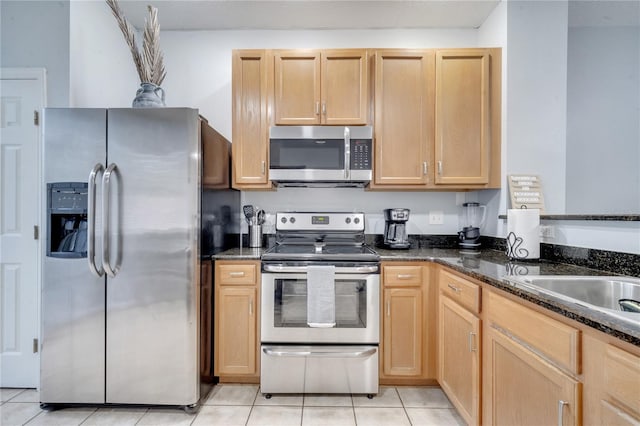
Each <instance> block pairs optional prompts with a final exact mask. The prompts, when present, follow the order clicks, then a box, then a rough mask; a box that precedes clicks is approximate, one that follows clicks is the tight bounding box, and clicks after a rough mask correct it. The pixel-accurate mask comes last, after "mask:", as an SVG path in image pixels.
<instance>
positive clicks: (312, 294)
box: [307, 265, 336, 328]
mask: <svg viewBox="0 0 640 426" xmlns="http://www.w3.org/2000/svg"><path fill="white" fill-rule="evenodd" d="M335 276H336V268H335V266H333V265H326V266H325V265H320V266H316V265H310V266H308V267H307V324H308V325H309V327H316V328H319V327H325V328H330V327H335V326H336V291H335Z"/></svg>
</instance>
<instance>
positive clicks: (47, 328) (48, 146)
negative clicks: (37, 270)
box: [34, 108, 107, 403]
mask: <svg viewBox="0 0 640 426" xmlns="http://www.w3.org/2000/svg"><path fill="white" fill-rule="evenodd" d="M106 120H107V113H106V110H104V109H66V108H65V109H62V108H47V109H45V110H44V114H43V152H44V157H43V165H44V170H43V176H44V184H45V188H44V189H45V190H43V191H42V192H43V200H42V205H43V206H44V208H43V209H42V211H43V213H42V214H43V217H42V224H43V233H42V234H43V235H44V241H43V244H42V248H43V252H42V259H43V263H42V304H41V306H42V310H41V339H42V345H41V354H40V401H41V402H43V403H104V398H105V394H104V369H105V358H104V356H105V351H104V339H105V334H104V327H105V320H104V318H105V309H104V308H105V278H104V276H103V277H98V276H96V275H94V274H93V273H92V272H91V271H90V270H89V266H88V263H87V258H86V252H85V254H78V256H75V257H73V256H71V257H54V256H51V253H50V254H49V255H48V254H47V247H49V246H50V242H51V241H50V240H51V239H52V229H53V228H54V227H53V226H51V224H52V221H53V225H56V226H58V225H60V224H59V223H57V222H56V221H60V220H66V219H69V218H71V217H74V219H73V221H68V223H69V224H70V228H72V227H77V226H79V225H80V224H81V223H82V222H83V217H81V216H82V215H83V213H82V211H81V210H82V208H81V207H82V206H79V205H74V209H70V210H69V212H68V213H69V214H65V211H64V208H63V207H64V206H65V205H70V204H68V203H65V202H62V201H61V202H60V205H61V206H62V207H61V208H58V209H57V210H56V211H55V214H54V213H52V211H53V209H50V208H49V207H51V206H48V205H47V202H48V201H47V198H48V197H47V191H46V184H48V183H71V182H74V183H76V185H75V187H76V188H80V187H81V185H83V184H86V183H87V180H88V178H89V173H90V172H91V170H92V169H93V168H94V166H95V165H96V164H98V163H102V164H103V163H104V162H105V159H106ZM61 186H64V184H63V185H61ZM69 186H70V187H71V186H72V185H69ZM69 194H70V195H69V196H76V197H77V198H78V199H82V200H83V202H84V203H86V198H84V199H83V197H82V196H77V194H76V195H73V194H72V193H71V192H69ZM98 195H99V194H98ZM60 197H62V198H64V197H65V195H64V194H62V195H60ZM59 201H60V200H59ZM71 204H73V203H71ZM85 208H86V207H85ZM76 215H77V217H76ZM97 221H98V223H97V227H98V228H99V227H100V223H99V221H100V217H99V216H98V217H97ZM84 224H85V225H86V221H85V222H84ZM58 229H60V227H59V226H58ZM69 231H73V232H77V233H78V235H80V234H81V231H82V229H77V228H76V229H75V230H72V229H69ZM54 233H55V232H54ZM70 235H72V234H70ZM55 238H57V237H56V236H54V239H55ZM57 241H58V243H60V241H59V238H58V240H57ZM58 243H56V242H55V241H54V243H53V244H54V247H52V249H53V251H59V244H58ZM97 245H98V247H99V246H100V240H99V239H98V241H97ZM98 262H99V259H98ZM34 303H35V301H34Z"/></svg>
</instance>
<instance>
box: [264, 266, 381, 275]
mask: <svg viewBox="0 0 640 426" xmlns="http://www.w3.org/2000/svg"><path fill="white" fill-rule="evenodd" d="M262 268H263V270H264V272H285V273H306V272H307V267H306V266H284V265H263V267H262ZM379 269H380V268H379V266H377V265H374V266H354V267H346V268H342V267H338V268H336V274H370V273H376V272H378V271H379Z"/></svg>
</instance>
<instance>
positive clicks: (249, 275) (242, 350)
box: [214, 261, 260, 383]
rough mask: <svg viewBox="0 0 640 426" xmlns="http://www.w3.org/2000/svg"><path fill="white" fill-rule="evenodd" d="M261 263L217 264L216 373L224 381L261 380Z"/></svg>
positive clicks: (225, 262) (219, 262) (237, 262)
mask: <svg viewBox="0 0 640 426" xmlns="http://www.w3.org/2000/svg"><path fill="white" fill-rule="evenodd" d="M259 282H260V263H259V262H258V261H217V262H215V308H216V309H215V318H216V325H215V334H214V337H215V357H214V366H215V374H216V375H217V376H219V377H220V381H221V382H247V383H254V382H255V383H257V381H258V380H259V374H260V371H259V357H258V349H259V344H258V341H259V335H258V330H259V328H258V327H259V320H258V318H259V306H260V303H259V301H260V299H259V295H260V292H259V288H260V287H259V285H258V283H259Z"/></svg>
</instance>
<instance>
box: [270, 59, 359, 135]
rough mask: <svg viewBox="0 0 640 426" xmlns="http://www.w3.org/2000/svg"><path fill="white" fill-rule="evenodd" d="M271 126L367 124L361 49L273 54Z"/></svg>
mask: <svg viewBox="0 0 640 426" xmlns="http://www.w3.org/2000/svg"><path fill="white" fill-rule="evenodd" d="M273 58H274V73H275V80H274V93H275V100H274V110H275V124H277V125H321V124H326V125H362V124H367V119H368V114H367V112H368V108H369V83H368V82H369V79H368V76H369V73H368V61H367V51H366V50H362V49H343V50H276V51H274V53H273Z"/></svg>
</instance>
